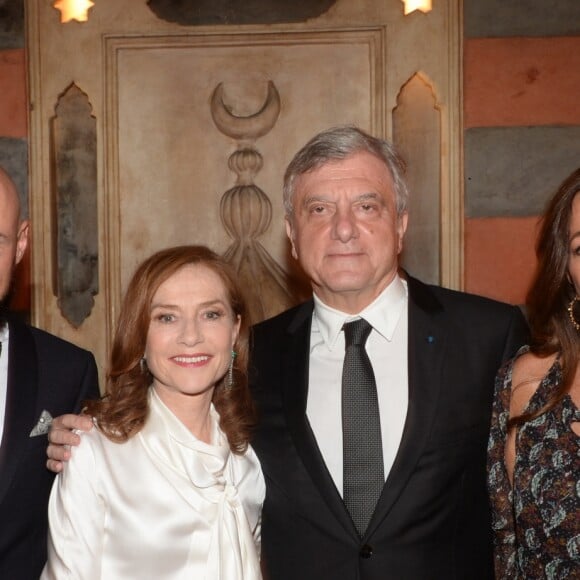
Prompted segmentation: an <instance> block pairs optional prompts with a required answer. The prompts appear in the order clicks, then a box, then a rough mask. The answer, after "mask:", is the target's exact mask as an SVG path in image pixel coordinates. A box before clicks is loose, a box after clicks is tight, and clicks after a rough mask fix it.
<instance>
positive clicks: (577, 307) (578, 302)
mask: <svg viewBox="0 0 580 580" xmlns="http://www.w3.org/2000/svg"><path fill="white" fill-rule="evenodd" d="M568 315H569V316H570V321H571V322H572V324H573V325H574V328H575V329H576V330H580V322H578V321H579V320H580V296H574V298H572V300H571V301H570V304H568Z"/></svg>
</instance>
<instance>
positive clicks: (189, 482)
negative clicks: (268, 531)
mask: <svg viewBox="0 0 580 580" xmlns="http://www.w3.org/2000/svg"><path fill="white" fill-rule="evenodd" d="M149 404H150V409H151V411H150V415H149V418H148V420H147V423H146V425H145V427H144V428H143V430H142V431H141V432H140V433H139V436H140V437H141V439H142V442H143V445H144V446H145V448H146V450H147V452H148V453H149V455H150V456H151V458H152V460H153V461H154V462H155V463H156V464H157V465H158V467H159V469H160V471H161V472H162V473H163V474H164V476H165V477H166V478H167V480H168V481H170V482H171V483H172V485H173V486H174V487H175V489H176V491H177V493H179V494H180V495H181V496H182V497H183V498H184V499H185V500H186V501H187V502H188V503H189V504H191V505H192V506H193V507H194V509H195V510H196V511H197V512H198V513H199V514H200V515H201V516H202V517H204V518H205V519H206V520H207V522H208V524H209V525H210V527H211V538H210V548H209V553H208V554H207V574H206V579H207V580H220V579H224V578H227V579H228V580H259V579H260V578H261V573H260V564H259V561H258V555H257V551H256V546H255V544H254V538H253V535H252V531H251V529H250V525H249V522H248V519H247V517H246V514H245V512H244V506H243V503H242V501H241V500H240V496H239V493H238V489H237V487H236V484H235V481H234V480H233V468H232V467H231V465H230V463H231V458H232V453H231V451H230V448H229V446H228V443H227V438H226V437H225V435H224V434H223V433H222V432H221V431H220V429H219V415H218V414H217V412H216V411H215V409H214V408H213V405H212V407H211V410H210V413H211V420H212V439H211V440H212V441H213V442H215V444H208V443H204V442H203V441H200V440H198V439H196V438H195V437H194V436H193V435H192V434H191V433H190V432H189V431H188V430H187V428H186V427H185V426H184V425H183V424H182V423H181V422H180V421H179V419H177V417H175V415H173V413H172V412H171V411H170V410H169V409H168V408H167V407H166V406H165V405H164V404H163V402H162V401H161V400H160V399H159V397H158V395H157V394H156V393H155V391H154V390H153V389H150V396H149ZM194 551H195V548H194V547H192V553H193V552H194ZM197 557H199V555H197Z"/></svg>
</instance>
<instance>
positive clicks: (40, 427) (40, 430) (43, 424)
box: [29, 411, 52, 437]
mask: <svg viewBox="0 0 580 580" xmlns="http://www.w3.org/2000/svg"><path fill="white" fill-rule="evenodd" d="M51 423H52V415H51V414H50V413H49V412H48V411H42V413H41V414H40V419H39V420H38V423H37V424H36V425H35V426H34V429H33V430H32V431H31V432H30V435H29V437H38V436H39V435H46V434H47V433H48V430H49V429H50V424H51Z"/></svg>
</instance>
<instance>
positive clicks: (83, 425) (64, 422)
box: [51, 413, 93, 445]
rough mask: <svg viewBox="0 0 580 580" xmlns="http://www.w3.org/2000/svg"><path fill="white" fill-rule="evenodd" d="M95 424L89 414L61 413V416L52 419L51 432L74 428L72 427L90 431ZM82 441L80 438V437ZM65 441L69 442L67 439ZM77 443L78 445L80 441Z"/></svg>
mask: <svg viewBox="0 0 580 580" xmlns="http://www.w3.org/2000/svg"><path fill="white" fill-rule="evenodd" d="M92 426H93V421H92V419H91V418H90V417H89V416H87V415H73V414H71V413H68V414H66V415H60V416H59V417H56V418H54V419H53V420H52V425H51V432H52V431H53V430H55V431H59V430H69V431H70V430H72V429H78V430H79V431H90V430H91V428H92ZM51 442H53V443H56V441H52V439H51ZM79 442H80V439H79ZM65 443H68V442H67V441H65ZM75 445H78V443H76V444H75Z"/></svg>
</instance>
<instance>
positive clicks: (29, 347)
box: [0, 168, 99, 580]
mask: <svg viewBox="0 0 580 580" xmlns="http://www.w3.org/2000/svg"><path fill="white" fill-rule="evenodd" d="M27 242H28V222H27V221H23V220H21V219H20V204H19V199H18V194H17V192H16V187H15V185H14V183H13V181H12V180H11V178H10V177H9V176H8V174H7V173H6V172H5V171H4V170H3V169H1V168H0V435H1V441H2V442H1V445H0V521H1V522H2V524H1V525H0V578H7V579H8V578H10V579H15V580H37V579H38V577H39V576H40V572H41V571H42V568H43V566H44V562H45V560H46V540H47V533H48V519H47V507H48V497H49V494H50V489H51V486H52V481H53V479H54V474H53V473H51V472H50V471H49V470H48V469H46V466H45V450H46V445H47V438H46V434H47V432H48V427H49V425H50V422H51V419H52V416H57V415H61V414H63V413H68V412H78V411H79V410H80V409H81V405H82V401H83V400H85V399H87V398H90V397H96V396H98V392H99V391H98V380H97V367H96V364H95V360H94V358H93V356H92V354H90V353H89V352H87V351H85V350H82V349H80V348H77V347H75V346H73V345H72V344H70V343H67V342H65V341H63V340H60V339H59V338H57V337H55V336H52V335H50V334H47V333H46V332H43V331H41V330H38V329H36V328H32V327H30V326H28V325H26V324H24V323H22V322H20V321H19V320H18V319H17V317H16V316H15V315H13V314H11V313H10V312H9V311H8V298H9V294H10V288H11V282H12V278H13V272H14V268H15V267H16V265H17V264H18V262H20V260H21V259H22V256H23V255H24V252H25V250H26V246H27Z"/></svg>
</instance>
